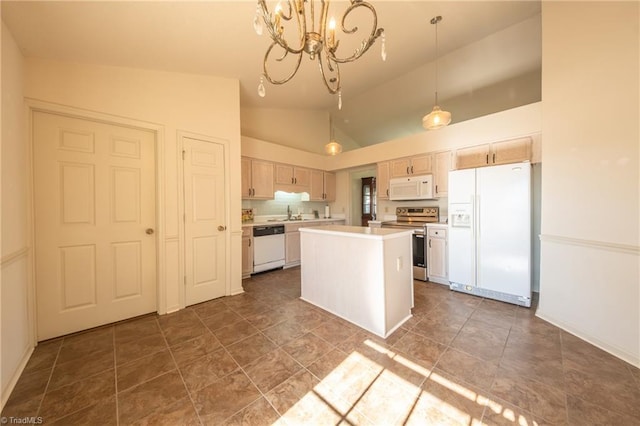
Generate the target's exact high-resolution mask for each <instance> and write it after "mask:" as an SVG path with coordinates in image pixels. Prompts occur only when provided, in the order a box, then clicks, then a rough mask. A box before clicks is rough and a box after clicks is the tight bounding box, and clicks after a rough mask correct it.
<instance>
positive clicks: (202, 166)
mask: <svg viewBox="0 0 640 426" xmlns="http://www.w3.org/2000/svg"><path fill="white" fill-rule="evenodd" d="M182 143H183V145H182V146H183V154H184V156H183V157H184V161H183V163H184V209H185V215H184V222H185V226H184V229H185V301H186V304H187V305H193V304H196V303H200V302H204V301H206V300H211V299H214V298H216V297H221V296H224V295H225V289H226V279H225V275H226V270H225V265H226V262H225V253H226V220H225V210H226V209H225V194H224V176H225V170H224V145H222V144H219V143H214V142H207V141H202V140H197V139H193V138H190V137H183V138H182Z"/></svg>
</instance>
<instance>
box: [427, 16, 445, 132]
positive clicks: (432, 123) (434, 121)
mask: <svg viewBox="0 0 640 426" xmlns="http://www.w3.org/2000/svg"><path fill="white" fill-rule="evenodd" d="M440 21H442V16H436V17H434V18H433V19H431V24H432V25H435V26H436V103H435V106H434V107H433V109H432V110H431V112H430V113H429V114H427V115H425V116H424V117H423V118H422V127H424V128H425V129H427V130H437V129H440V128H442V127H444V126H446V125H448V124H449V123H451V113H450V112H448V111H443V110H442V109H440V106H439V105H438V22H440Z"/></svg>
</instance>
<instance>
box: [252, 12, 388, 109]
mask: <svg viewBox="0 0 640 426" xmlns="http://www.w3.org/2000/svg"><path fill="white" fill-rule="evenodd" d="M316 3H319V5H317V4H316ZM330 3H331V2H330V1H329V0H320V1H319V2H317V0H286V1H281V2H279V3H278V4H277V6H276V7H275V9H274V11H273V13H272V12H269V9H268V7H267V3H266V1H265V0H258V5H257V8H256V16H255V18H254V20H253V27H254V29H255V31H256V33H257V34H258V35H262V32H263V29H264V28H266V29H267V31H268V32H269V36H270V37H271V40H272V42H271V45H270V46H269V48H268V49H267V52H266V53H265V55H264V61H263V69H264V71H263V73H262V76H261V77H260V84H259V85H258V94H259V95H260V96H261V97H264V96H265V95H266V90H265V87H264V80H265V79H266V80H267V81H269V82H270V83H272V84H284V83H286V82H288V81H289V80H291V78H293V76H294V75H295V74H296V73H297V72H298V69H299V68H300V62H301V60H302V54H303V53H307V54H308V55H309V58H310V59H311V60H312V61H313V60H315V59H317V60H318V65H319V68H320V74H321V75H322V79H323V81H324V84H325V86H326V87H327V89H328V90H329V93H331V94H336V93H337V94H338V109H342V86H341V83H340V68H339V64H343V63H347V62H353V61H355V60H357V59H358V58H360V57H361V56H362V55H363V54H364V53H365V52H366V51H367V50H369V47H371V45H372V44H373V43H374V42H375V41H376V39H377V38H378V37H381V38H382V60H383V61H384V60H386V58H387V53H386V48H385V38H384V29H383V28H378V16H377V14H376V10H375V9H374V8H373V6H371V4H369V3H367V2H366V1H363V0H351V1H350V2H349V7H347V9H346V10H345V12H344V14H343V15H342V18H341V19H340V30H341V31H342V32H343V33H344V34H354V33H356V32H357V31H358V27H357V26H353V27H346V26H345V24H346V20H347V17H348V16H349V15H350V14H351V13H352V12H354V11H357V10H364V11H369V12H370V13H371V16H372V28H371V32H370V33H369V34H368V35H367V37H366V38H365V39H363V40H362V42H361V43H360V46H359V47H357V48H356V49H355V51H354V52H353V53H352V54H351V56H346V57H339V56H337V55H336V53H337V50H338V47H339V45H340V40H338V39H336V30H337V22H336V20H335V18H333V17H331V18H330V19H329V22H328V23H327V17H328V14H329V4H330ZM283 4H284V6H283ZM316 8H319V10H318V12H319V18H318V21H317V22H316ZM292 20H295V22H296V23H297V33H295V32H294V31H291V30H288V31H285V26H284V23H285V22H288V21H292ZM288 28H290V27H288ZM294 28H295V27H294ZM287 36H288V38H287ZM274 48H275V50H274ZM272 52H279V53H280V55H279V56H274V57H272V56H271V55H272ZM289 54H291V55H296V58H295V59H294V61H293V70H292V71H291V72H290V73H289V74H288V75H285V77H283V78H275V77H273V76H272V75H271V73H270V72H269V66H268V63H269V62H270V59H271V60H275V61H276V62H282V61H284V59H285V58H286V57H287V56H288V55H289Z"/></svg>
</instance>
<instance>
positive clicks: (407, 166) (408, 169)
mask: <svg viewBox="0 0 640 426" xmlns="http://www.w3.org/2000/svg"><path fill="white" fill-rule="evenodd" d="M407 174H409V166H407Z"/></svg>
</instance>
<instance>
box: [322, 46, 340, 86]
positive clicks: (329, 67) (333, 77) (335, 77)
mask: <svg viewBox="0 0 640 426" xmlns="http://www.w3.org/2000/svg"><path fill="white" fill-rule="evenodd" d="M323 52H324V51H323ZM323 56H326V52H324V55H322V54H320V55H318V66H319V68H320V74H321V75H322V81H323V82H324V85H325V86H326V87H327V90H329V93H331V94H332V95H335V94H336V93H338V92H339V91H340V88H341V87H340V67H339V66H338V63H337V62H335V61H333V59H331V57H329V56H326V64H325V61H323V58H322V57H323ZM332 62H333V64H332ZM325 68H326V70H325ZM330 73H331V74H330Z"/></svg>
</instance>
